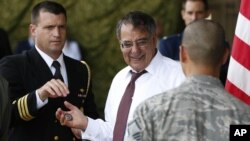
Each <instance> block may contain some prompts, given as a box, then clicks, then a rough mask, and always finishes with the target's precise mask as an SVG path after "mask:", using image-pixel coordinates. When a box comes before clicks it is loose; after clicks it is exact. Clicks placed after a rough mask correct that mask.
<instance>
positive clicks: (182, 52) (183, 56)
mask: <svg viewBox="0 0 250 141" xmlns="http://www.w3.org/2000/svg"><path fill="white" fill-rule="evenodd" d="M179 56H180V62H181V63H185V62H186V61H187V51H186V49H185V47H184V46H183V45H180V46H179Z"/></svg>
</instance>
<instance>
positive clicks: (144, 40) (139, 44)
mask: <svg viewBox="0 0 250 141" xmlns="http://www.w3.org/2000/svg"><path fill="white" fill-rule="evenodd" d="M149 40H150V37H147V38H141V39H138V40H135V41H123V42H120V45H121V47H122V48H124V49H129V48H132V47H133V46H134V43H135V45H136V46H137V47H140V48H143V47H146V46H147V45H148V43H149Z"/></svg>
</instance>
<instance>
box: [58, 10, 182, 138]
mask: <svg viewBox="0 0 250 141" xmlns="http://www.w3.org/2000/svg"><path fill="white" fill-rule="evenodd" d="M116 35H117V39H118V41H119V43H120V49H121V52H122V54H123V58H124V61H125V62H126V64H127V65H128V66H127V67H125V68H124V69H122V70H121V71H119V72H118V73H117V74H116V76H115V77H114V79H113V81H112V84H111V86H110V89H109V93H108V97H107V101H106V105H105V120H101V119H97V120H94V119H92V118H90V117H88V116H86V115H84V114H82V113H81V112H80V110H79V109H78V108H77V107H75V106H74V105H72V104H70V103H69V102H65V106H66V107H67V108H68V109H69V111H67V110H63V109H61V108H59V109H58V110H57V112H56V117H57V119H58V120H60V122H61V124H62V125H64V126H69V127H71V128H78V129H81V130H82V136H81V137H82V139H89V140H93V141H112V140H114V141H122V140H123V138H124V136H126V134H127V132H126V127H127V123H128V122H129V121H130V120H131V119H132V114H133V112H134V110H135V108H136V107H137V105H139V104H140V103H141V102H142V101H144V100H145V99H147V98H149V97H151V96H154V95H156V94H158V93H161V92H164V91H166V90H169V89H172V88H174V87H176V86H178V85H179V84H180V83H181V82H182V81H183V80H184V79H185V77H184V74H183V72H182V70H181V66H180V64H179V63H178V62H176V61H173V60H172V59H169V58H166V57H163V56H162V55H161V54H160V52H159V51H158V50H157V48H156V42H157V37H156V24H155V21H154V19H153V18H152V17H151V16H149V15H148V14H146V13H144V12H141V11H132V12H129V13H128V14H126V15H125V16H124V17H123V18H122V19H121V20H120V21H119V22H118V24H117V26H116ZM139 76H140V77H139ZM136 78H137V79H136ZM65 114H71V115H72V117H73V120H71V121H69V120H67V119H66V118H65V116H64V115H65Z"/></svg>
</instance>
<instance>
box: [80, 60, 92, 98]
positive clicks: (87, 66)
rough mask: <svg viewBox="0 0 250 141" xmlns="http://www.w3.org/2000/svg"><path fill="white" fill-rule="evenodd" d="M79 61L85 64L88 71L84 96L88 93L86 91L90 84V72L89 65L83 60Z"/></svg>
mask: <svg viewBox="0 0 250 141" xmlns="http://www.w3.org/2000/svg"><path fill="white" fill-rule="evenodd" d="M81 63H82V64H83V65H85V66H86V68H87V71H88V84H87V89H86V96H87V94H88V91H89V85H90V79H91V78H90V77H91V72H90V67H89V65H88V64H87V63H86V62H85V61H81Z"/></svg>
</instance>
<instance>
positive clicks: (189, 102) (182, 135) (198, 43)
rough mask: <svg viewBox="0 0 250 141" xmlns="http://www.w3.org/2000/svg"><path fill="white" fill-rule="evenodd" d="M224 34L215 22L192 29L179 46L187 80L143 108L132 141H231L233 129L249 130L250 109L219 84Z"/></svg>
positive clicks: (131, 133) (224, 55)
mask: <svg viewBox="0 0 250 141" xmlns="http://www.w3.org/2000/svg"><path fill="white" fill-rule="evenodd" d="M224 37H225V35H224V30H223V28H222V27H221V26H220V25H219V24H217V23H215V22H212V21H208V20H199V21H195V22H193V23H191V24H189V25H188V26H187V27H186V29H185V31H184V36H183V40H182V45H181V46H180V57H181V59H180V61H181V63H182V67H183V70H184V72H185V74H186V76H187V80H186V81H185V82H184V83H183V84H182V85H180V86H179V87H178V88H175V89H173V90H171V91H168V92H165V93H162V94H160V95H156V96H154V97H152V98H150V99H148V100H146V101H145V102H144V103H142V104H141V105H140V106H139V107H138V108H137V109H136V111H135V113H134V120H133V121H132V122H130V124H129V127H128V132H129V138H128V139H127V140H133V141H228V140H229V127H230V125H232V124H250V108H249V106H248V105H246V104H244V103H243V102H241V101H239V100H238V99H236V98H235V97H233V96H232V95H230V94H229V93H227V92H226V91H225V90H224V88H223V85H222V83H221V82H220V80H219V79H218V77H219V72H220V71H219V70H220V66H221V65H222V64H223V63H224V62H225V61H226V59H227V56H228V51H226V49H225V47H224V42H223V41H225V40H224Z"/></svg>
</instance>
